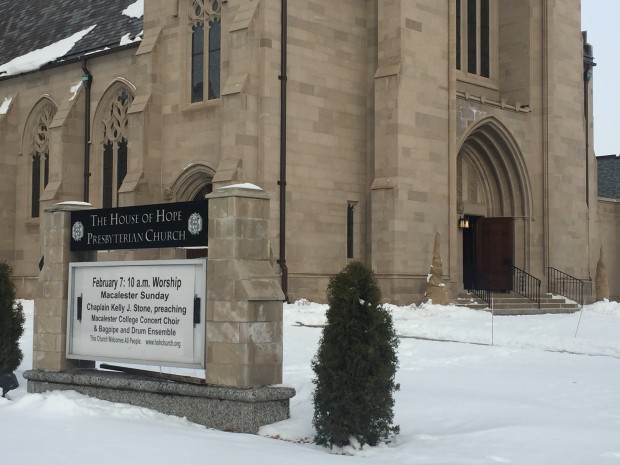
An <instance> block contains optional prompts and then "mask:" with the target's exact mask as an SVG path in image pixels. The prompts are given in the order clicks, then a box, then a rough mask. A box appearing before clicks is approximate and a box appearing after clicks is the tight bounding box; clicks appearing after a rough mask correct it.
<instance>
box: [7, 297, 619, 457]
mask: <svg viewBox="0 0 620 465" xmlns="http://www.w3.org/2000/svg"><path fill="white" fill-rule="evenodd" d="M24 307H25V310H26V312H27V317H28V318H27V327H26V332H25V335H24V337H23V339H22V341H21V343H22V348H23V350H24V352H25V358H24V362H23V363H22V365H21V366H20V368H19V370H18V373H17V374H18V378H19V380H20V383H21V386H20V388H19V389H17V390H15V391H11V392H10V393H9V394H8V397H9V399H10V400H9V399H0V444H1V445H2V447H1V450H2V455H1V457H2V463H7V464H9V463H10V464H22V465H29V464H35V463H39V462H40V461H41V460H42V459H45V460H46V461H47V462H51V463H62V464H63V465H73V464H80V465H81V464H83V463H88V464H89V465H100V464H101V465H103V464H106V465H109V464H110V463H115V464H117V465H122V464H146V463H148V464H149V465H159V464H162V465H163V464H166V465H168V464H171V463H174V464H181V465H184V464H192V463H217V464H241V463H244V464H248V463H254V464H288V465H290V464H295V465H297V464H299V465H305V464H309V465H310V464H311V465H316V464H317V463H320V464H332V463H339V464H345V463H346V464H358V463H359V464H444V465H457V464H497V463H500V464H503V463H513V464H524V465H537V464H561V465H571V464H574V465H597V464H601V465H604V464H620V304H618V303H599V304H595V305H590V306H586V307H585V309H584V311H583V314H582V316H581V321H580V323H579V331H578V332H577V336H576V337H575V331H576V329H577V325H578V322H579V318H580V315H579V314H572V315H540V316H503V317H495V318H492V316H491V315H490V314H489V313H485V312H480V311H471V310H464V309H457V308H455V307H439V306H420V307H415V306H411V307H390V308H391V311H392V312H393V316H394V321H395V326H396V330H397V333H398V334H399V335H401V336H403V338H402V339H401V344H400V348H399V359H400V369H399V372H398V376H397V381H398V382H399V383H400V384H401V391H399V392H398V393H397V394H396V421H397V423H398V424H400V427H401V434H400V436H399V438H398V440H397V441H396V442H395V443H392V444H390V445H387V446H385V445H384V446H381V447H374V448H368V447H366V448H364V449H363V450H361V451H359V450H350V449H346V450H339V451H332V452H330V451H328V450H326V449H323V448H320V447H317V446H315V445H313V444H312V443H311V438H312V435H313V430H312V425H311V421H312V402H311V398H312V383H311V379H312V371H311V369H310V360H311V358H312V357H313V355H314V353H315V352H316V348H317V344H318V341H319V338H320V335H321V329H320V328H313V327H308V326H299V325H297V322H301V323H303V324H305V325H316V324H322V323H324V321H325V309H326V306H323V305H318V304H313V303H308V302H304V301H301V302H297V303H295V304H291V305H287V306H286V307H285V325H284V328H285V329H284V357H285V359H284V382H285V383H286V384H288V385H292V386H294V387H295V389H296V390H297V395H296V397H294V398H293V399H292V401H291V418H290V419H289V420H286V421H283V422H281V423H278V424H275V425H270V426H266V427H264V428H262V429H261V432H260V436H252V435H244V434H234V433H223V432H219V431H213V430H208V429H206V428H204V427H201V426H198V425H195V424H192V423H189V422H188V421H186V420H184V419H180V418H176V417H169V416H165V415H162V414H159V413H155V412H153V411H150V410H147V409H143V408H137V407H132V406H127V405H123V404H112V403H109V402H104V401H100V400H97V399H91V398H88V397H85V396H82V395H79V394H77V393H74V392H73V393H72V392H65V393H59V392H51V393H46V394H27V393H26V382H25V380H24V379H23V378H22V377H21V373H23V371H25V370H27V369H29V368H30V367H31V366H32V351H31V350H32V349H31V348H32V312H33V306H32V302H30V301H25V302H24ZM429 339H430V340H429ZM445 341H452V342H445ZM491 342H493V343H494V345H493V346H491V345H490V344H491ZM261 436H262V437H261ZM274 438H278V439H274Z"/></svg>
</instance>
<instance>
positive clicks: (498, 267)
mask: <svg viewBox="0 0 620 465" xmlns="http://www.w3.org/2000/svg"><path fill="white" fill-rule="evenodd" d="M513 261H514V220H513V218H510V217H508V218H480V219H478V221H477V224H476V267H477V271H478V274H479V275H480V276H481V278H482V279H483V280H484V282H485V283H486V284H487V287H488V290H490V291H495V292H506V291H510V290H511V289H512V264H513Z"/></svg>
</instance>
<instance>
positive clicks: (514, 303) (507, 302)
mask: <svg viewBox="0 0 620 465" xmlns="http://www.w3.org/2000/svg"><path fill="white" fill-rule="evenodd" d="M491 302H492V303H493V313H494V314H495V315H541V314H543V313H575V312H578V311H579V309H580V305H579V304H577V303H576V302H573V301H571V300H568V299H565V298H564V297H562V296H554V295H552V294H542V295H541V296H540V308H538V305H537V304H536V302H534V301H532V300H530V299H527V298H525V297H523V296H520V295H519V294H516V293H514V292H510V293H493V294H492V299H491ZM451 303H452V304H453V305H456V306H459V307H468V308H471V309H473V310H484V311H487V312H490V311H491V308H490V307H491V305H490V304H487V303H486V302H485V301H483V300H482V299H480V298H478V297H476V296H475V295H474V294H461V295H459V297H458V298H456V299H453V300H452V302H451Z"/></svg>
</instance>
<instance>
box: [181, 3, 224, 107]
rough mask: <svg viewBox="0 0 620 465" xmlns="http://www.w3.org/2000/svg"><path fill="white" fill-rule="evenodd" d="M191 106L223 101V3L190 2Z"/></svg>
mask: <svg viewBox="0 0 620 465" xmlns="http://www.w3.org/2000/svg"><path fill="white" fill-rule="evenodd" d="M189 21H190V25H191V28H192V41H191V42H192V56H191V102H192V103H194V102H202V101H204V100H205V94H206V98H207V100H213V99H217V98H219V97H220V43H221V36H222V32H221V30H222V29H221V0H191V7H190V9H189Z"/></svg>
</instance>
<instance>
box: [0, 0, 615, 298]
mask: <svg viewBox="0 0 620 465" xmlns="http://www.w3.org/2000/svg"><path fill="white" fill-rule="evenodd" d="M0 5H1V11H2V12H3V15H2V18H0V198H1V199H2V202H1V203H0V260H7V261H8V262H9V263H11V265H12V266H13V268H14V275H15V280H16V284H17V286H18V289H19V293H20V295H21V296H23V297H32V295H33V294H34V292H35V289H36V284H37V278H38V274H39V270H40V268H41V267H42V266H45V257H43V256H42V253H41V246H42V244H41V237H42V236H41V231H42V227H43V226H42V221H41V219H42V216H43V214H44V211H45V209H46V208H48V207H49V206H51V205H53V204H55V203H58V202H63V201H76V200H77V201H85V202H89V203H91V204H92V205H93V206H94V207H95V208H104V207H121V206H131V205H142V204H156V203H166V202H181V201H190V200H202V199H204V198H205V195H207V194H208V193H210V192H212V191H214V190H216V189H218V188H220V187H223V186H226V185H230V184H239V183H252V184H254V185H256V186H258V187H260V188H261V189H263V190H264V191H266V192H267V193H268V194H269V195H270V197H271V203H270V237H271V250H272V253H273V266H274V269H276V270H277V272H278V273H279V274H280V277H281V283H282V288H283V290H284V292H285V294H286V296H287V298H288V300H291V301H292V300H295V299H299V298H306V299H309V300H314V301H324V300H325V289H326V287H327V283H328V280H329V277H330V276H331V275H333V274H334V273H337V272H338V271H340V270H341V269H342V268H343V267H344V266H345V265H346V264H347V263H348V262H349V261H352V260H359V261H362V262H364V263H366V264H368V265H369V266H371V267H372V269H373V270H374V271H375V273H376V275H377V278H378V280H379V284H380V286H381V288H382V292H383V297H384V299H385V300H386V301H389V302H391V303H395V304H408V303H412V302H420V301H422V300H423V299H424V293H425V290H426V286H427V276H428V273H429V269H430V266H431V259H432V254H433V243H434V238H435V234H436V233H437V232H439V233H440V235H441V236H440V237H441V239H440V245H441V259H442V261H443V281H444V282H445V284H446V288H447V290H448V294H449V295H450V297H456V296H457V295H459V294H460V293H463V292H465V291H466V290H468V289H470V290H471V289H473V290H487V291H510V290H514V289H513V288H514V286H515V277H517V276H518V277H519V278H518V279H519V280H520V282H525V281H524V280H529V279H537V280H540V282H541V283H542V290H543V291H546V288H547V284H548V283H549V281H550V280H551V279H552V277H553V279H557V278H556V277H557V276H570V277H573V278H575V279H578V280H581V281H583V282H584V283H586V287H588V286H589V287H588V289H589V288H590V287H592V288H593V285H592V281H593V280H594V274H595V271H596V266H597V261H598V259H599V253H600V250H601V247H602V250H603V253H604V257H605V262H606V264H607V267H608V269H609V270H610V271H609V276H610V282H609V286H610V294H611V296H612V298H613V297H615V298H616V299H617V298H618V297H620V281H619V279H618V276H620V263H619V258H618V257H619V256H620V255H619V252H620V250H619V249H618V247H619V246H620V244H618V242H617V239H616V238H617V237H618V235H619V232H620V203H619V201H618V199H602V200H600V199H599V198H598V195H597V161H596V158H595V155H594V150H593V143H592V141H593V125H592V85H593V75H595V62H594V56H593V53H592V47H591V46H590V45H589V44H588V43H587V37H586V34H585V33H582V31H581V12H580V0H563V1H559V0H519V1H513V0H441V1H438V0H417V1H411V0H338V1H333V0H310V1H307V0H138V1H135V0H115V1H109V0H84V1H80V2H74V1H69V0H47V1H42V0H34V1H31V2H27V3H22V2H15V1H12V0H0ZM599 210H601V211H602V214H599ZM207 250H208V249H205V250H204V251H203V252H202V253H203V254H207ZM199 254H201V252H200V251H196V250H182V249H180V250H177V249H160V250H158V251H156V252H153V251H146V252H144V251H132V252H126V251H116V252H115V251H111V252H99V257H98V259H101V260H107V259H134V258H135V259H140V258H182V257H194V256H196V255H199ZM558 273H560V274H558ZM588 292H589V291H588Z"/></svg>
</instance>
